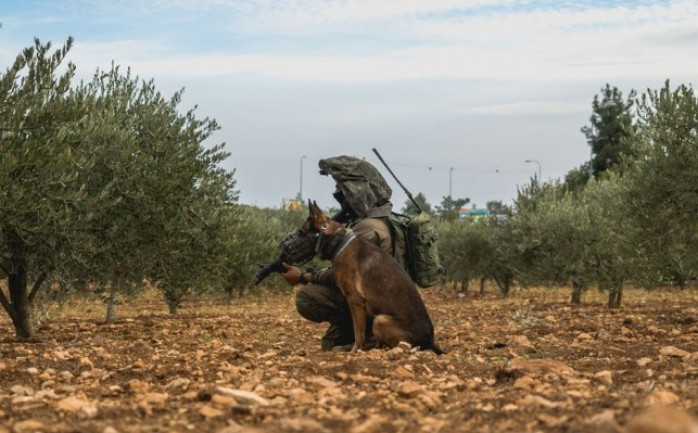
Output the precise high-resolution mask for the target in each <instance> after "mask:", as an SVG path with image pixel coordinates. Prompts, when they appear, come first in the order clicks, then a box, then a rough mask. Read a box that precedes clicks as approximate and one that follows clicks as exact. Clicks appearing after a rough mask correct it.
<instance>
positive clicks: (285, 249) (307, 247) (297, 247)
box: [254, 231, 317, 286]
mask: <svg viewBox="0 0 698 433" xmlns="http://www.w3.org/2000/svg"><path fill="white" fill-rule="evenodd" d="M316 240H317V239H316V237H313V236H305V235H303V234H302V233H301V232H300V231H296V232H293V233H289V234H287V235H286V237H284V238H283V240H282V241H281V242H279V248H280V249H281V253H280V254H279V256H278V257H277V258H276V260H274V261H273V262H271V263H269V264H267V265H260V268H259V270H258V271H257V273H255V274H254V279H255V283H254V284H255V286H256V285H257V284H259V283H261V282H262V280H264V279H265V278H267V277H268V276H269V275H270V274H271V273H272V272H283V271H285V270H286V269H285V268H284V265H283V263H288V264H290V265H293V266H301V265H304V264H306V263H307V262H309V261H310V260H312V258H313V257H315V242H316Z"/></svg>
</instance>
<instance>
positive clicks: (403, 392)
mask: <svg viewBox="0 0 698 433" xmlns="http://www.w3.org/2000/svg"><path fill="white" fill-rule="evenodd" d="M421 392H422V387H421V385H419V384H418V383H416V382H413V381H411V380H406V381H404V382H402V383H400V384H399V385H398V386H397V393H398V395H399V396H401V397H405V398H411V397H414V396H415V395H417V394H419V393H421Z"/></svg>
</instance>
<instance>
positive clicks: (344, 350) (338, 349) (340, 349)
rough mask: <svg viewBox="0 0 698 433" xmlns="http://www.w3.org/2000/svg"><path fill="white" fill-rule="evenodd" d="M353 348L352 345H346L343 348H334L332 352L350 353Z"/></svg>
mask: <svg viewBox="0 0 698 433" xmlns="http://www.w3.org/2000/svg"><path fill="white" fill-rule="evenodd" d="M353 348H354V345H353V344H347V345H344V346H334V347H333V348H332V351H333V352H350V351H351V350H352V349H353Z"/></svg>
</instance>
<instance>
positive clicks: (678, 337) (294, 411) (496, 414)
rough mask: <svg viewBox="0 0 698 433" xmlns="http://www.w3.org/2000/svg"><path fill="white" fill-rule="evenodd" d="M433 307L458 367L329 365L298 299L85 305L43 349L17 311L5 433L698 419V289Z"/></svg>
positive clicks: (395, 428) (377, 353)
mask: <svg viewBox="0 0 698 433" xmlns="http://www.w3.org/2000/svg"><path fill="white" fill-rule="evenodd" d="M422 294H423V297H424V299H425V301H426V303H427V306H428V308H429V309H430V312H431V315H432V318H433V320H434V323H435V326H436V333H437V341H438V343H439V344H440V345H441V347H442V348H444V349H445V350H446V351H447V352H448V353H447V354H446V355H444V356H440V357H438V356H435V355H434V354H432V353H431V352H414V351H412V350H410V349H409V348H406V347H398V348H395V349H392V350H371V351H367V352H361V353H358V354H353V355H352V354H349V353H338V352H330V353H326V352H321V351H320V349H319V338H320V337H321V335H322V333H323V332H324V330H325V328H326V325H319V324H313V323H310V322H307V321H305V320H303V319H302V318H300V317H299V316H298V315H297V314H296V312H295V310H294V308H293V303H292V296H291V295H269V296H265V297H248V298H244V299H240V300H236V301H235V303H234V305H233V306H231V307H226V306H224V305H222V304H217V303H216V302H213V301H201V300H188V301H187V302H186V303H185V304H184V305H183V306H182V308H181V311H180V314H179V315H178V316H176V317H171V316H168V315H167V314H166V313H165V311H166V308H165V304H164V302H159V300H157V299H150V298H148V299H143V300H140V301H138V302H134V303H131V304H125V305H121V306H119V307H118V310H117V313H118V315H119V318H118V320H117V321H116V322H114V323H111V324H105V323H103V322H102V321H101V316H102V314H103V311H104V305H102V304H100V303H99V302H98V301H95V302H94V303H87V302H81V303H76V304H74V305H71V306H70V307H63V309H60V310H59V309H52V310H48V311H44V312H43V313H42V315H43V316H44V317H46V319H44V320H43V321H42V324H41V328H40V329H39V332H38V337H39V338H40V339H41V340H42V342H40V343H35V344H24V343H18V342H17V341H16V340H15V339H14V331H13V329H12V328H11V325H10V323H9V321H8V319H7V317H6V316H5V315H4V312H3V316H2V318H1V319H0V335H2V336H3V337H2V341H1V342H0V433H6V432H17V433H22V432H95V433H116V432H120V433H127V432H220V433H223V432H225V433H234V432H245V433H252V432H309V433H320V432H351V433H373V432H376V433H378V432H594V433H602V432H606V431H608V432H612V431H619V430H618V429H621V430H625V428H624V427H622V426H626V425H627V423H628V422H629V421H630V420H632V419H633V418H635V417H636V416H637V415H638V414H641V413H642V412H643V411H644V410H645V409H646V408H647V407H650V406H664V405H669V406H675V407H678V408H682V409H684V410H685V411H686V412H689V413H693V414H698V302H697V300H698V293H697V292H696V290H695V289H691V290H685V291H683V292H681V291H678V290H673V289H672V290H663V291H657V292H652V293H647V292H644V291H639V290H637V291H627V292H626V296H625V299H624V305H623V307H622V309H621V310H619V311H609V310H607V309H606V307H605V305H604V302H605V298H604V296H603V295H599V294H597V293H595V292H593V293H592V292H590V293H587V294H586V295H585V298H584V304H583V305H581V306H580V307H572V306H570V305H569V304H568V303H567V297H568V290H566V289H560V290H543V289H537V290H530V291H528V290H527V291H523V292H515V293H514V294H513V296H512V298H510V299H508V300H502V299H499V298H498V296H497V294H496V293H495V292H494V291H490V293H488V294H487V295H485V296H484V297H480V296H479V295H477V294H475V293H469V294H467V295H465V296H463V295H459V294H458V293H456V292H454V291H453V290H450V289H444V288H440V289H429V290H428V291H423V292H422ZM672 416H674V415H671V414H670V415H667V414H666V413H664V414H660V415H653V416H652V417H651V419H654V420H655V421H656V420H657V419H659V420H660V421H661V422H662V423H664V422H670V421H671V420H670V419H669V418H671V417H672ZM662 417H669V418H667V419H665V420H664V421H662ZM619 426H620V427H619ZM627 431H636V430H632V429H631V428H629V429H627ZM637 431H639V430H637ZM687 431H688V430H687Z"/></svg>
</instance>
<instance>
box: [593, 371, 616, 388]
mask: <svg viewBox="0 0 698 433" xmlns="http://www.w3.org/2000/svg"><path fill="white" fill-rule="evenodd" d="M594 379H596V380H598V381H599V382H601V383H603V384H604V385H606V386H611V385H613V373H611V372H610V371H608V370H604V371H599V372H598V373H596V374H595V375H594Z"/></svg>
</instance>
